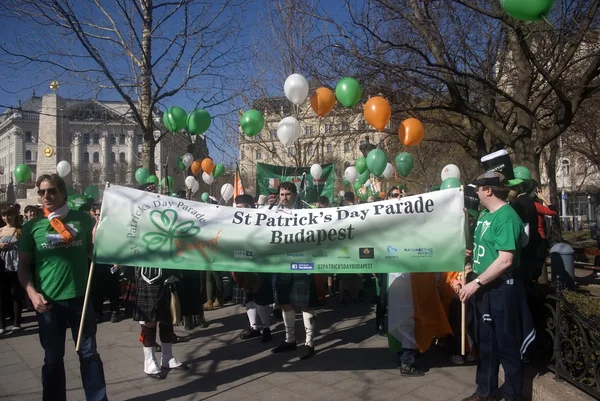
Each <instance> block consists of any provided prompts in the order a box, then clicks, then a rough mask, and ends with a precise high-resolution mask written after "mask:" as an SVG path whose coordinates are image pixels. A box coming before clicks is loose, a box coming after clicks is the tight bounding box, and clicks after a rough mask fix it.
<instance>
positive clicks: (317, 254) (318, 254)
mask: <svg viewBox="0 0 600 401" xmlns="http://www.w3.org/2000/svg"><path fill="white" fill-rule="evenodd" d="M312 256H313V258H326V257H327V254H326V253H325V251H323V250H322V249H319V250H317V251H316V252H315V253H313V254H312Z"/></svg>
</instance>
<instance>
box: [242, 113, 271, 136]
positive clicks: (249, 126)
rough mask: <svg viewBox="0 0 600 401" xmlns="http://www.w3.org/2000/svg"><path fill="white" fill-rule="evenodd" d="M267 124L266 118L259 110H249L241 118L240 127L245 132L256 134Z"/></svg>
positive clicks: (251, 134)
mask: <svg viewBox="0 0 600 401" xmlns="http://www.w3.org/2000/svg"><path fill="white" fill-rule="evenodd" d="M264 126H265V119H264V117H263V116H262V114H260V111H258V110H248V111H247V112H245V113H244V114H242V117H241V118H240V127H242V131H244V134H246V135H248V136H254V135H256V134H258V133H259V132H260V131H262V129H263V127H264Z"/></svg>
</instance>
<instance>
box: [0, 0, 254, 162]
mask: <svg viewBox="0 0 600 401" xmlns="http://www.w3.org/2000/svg"><path fill="white" fill-rule="evenodd" d="M2 3H3V6H2V8H1V11H2V14H3V17H4V18H12V19H15V20H18V21H19V23H20V24H22V25H23V26H26V27H27V28H26V29H20V30H18V31H17V32H15V37H14V38H12V39H11V38H8V37H3V39H2V42H1V43H0V62H2V63H3V64H5V65H8V66H12V67H13V68H14V70H15V72H16V74H15V78H19V77H20V75H19V70H20V69H23V68H27V67H29V66H31V65H32V64H33V65H34V67H35V68H36V69H37V70H38V71H39V74H45V75H53V76H61V79H62V80H63V81H67V82H73V83H77V84H80V85H86V86H91V87H92V88H94V89H97V90H100V89H106V90H109V91H114V92H116V93H118V95H119V96H120V97H121V98H122V99H123V100H124V101H125V102H126V103H127V104H128V105H129V108H130V113H131V115H132V118H133V119H134V120H135V121H136V122H137V123H138V124H139V125H140V126H141V127H142V129H143V131H144V144H143V148H142V161H143V163H142V164H143V166H144V167H146V168H148V169H149V170H150V171H154V168H155V166H154V149H155V146H156V144H157V143H158V142H159V141H160V140H161V139H162V138H163V136H164V135H165V134H166V130H164V129H162V135H160V136H159V137H157V138H155V136H154V135H153V132H154V131H155V130H157V129H160V124H158V122H159V121H155V118H156V116H157V114H158V113H157V110H158V107H159V105H162V104H164V102H166V101H167V100H169V99H170V98H171V97H173V96H175V95H177V94H179V93H180V92H185V93H186V94H187V95H188V96H190V97H192V96H193V97H194V100H195V101H196V102H197V103H196V105H198V104H202V106H203V107H207V106H211V105H218V104H222V103H224V102H227V101H228V100H230V99H231V97H232V96H233V95H234V92H233V91H232V90H231V88H236V87H239V85H236V84H233V82H234V80H235V77H236V76H239V74H236V73H235V69H236V66H238V65H239V60H240V56H241V53H240V52H239V45H238V39H239V37H240V32H241V31H242V29H243V25H242V24H241V18H242V17H243V15H244V6H245V0H215V1H211V2H204V1H195V0H176V1H169V0H162V1H161V0H133V1H132V0H115V1H113V2H104V1H101V0H81V1H77V2H73V1H67V0H7V1H4V2H2ZM225 81H227V82H225Z"/></svg>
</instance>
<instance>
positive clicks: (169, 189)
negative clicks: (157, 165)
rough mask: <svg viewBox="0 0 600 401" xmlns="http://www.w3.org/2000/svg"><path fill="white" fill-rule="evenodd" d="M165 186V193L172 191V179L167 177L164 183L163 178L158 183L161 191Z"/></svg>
mask: <svg viewBox="0 0 600 401" xmlns="http://www.w3.org/2000/svg"><path fill="white" fill-rule="evenodd" d="M167 183H168V184H167ZM165 186H166V187H167V192H172V191H173V177H171V176H168V177H167V179H166V181H165V179H164V178H163V179H162V180H161V181H160V187H161V188H162V189H163V191H164V188H165Z"/></svg>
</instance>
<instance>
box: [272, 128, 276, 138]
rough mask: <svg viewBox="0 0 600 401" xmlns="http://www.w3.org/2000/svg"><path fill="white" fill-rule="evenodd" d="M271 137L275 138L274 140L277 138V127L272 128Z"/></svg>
mask: <svg viewBox="0 0 600 401" xmlns="http://www.w3.org/2000/svg"><path fill="white" fill-rule="evenodd" d="M271 139H273V140H275V139H277V130H276V129H272V130H271Z"/></svg>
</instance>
